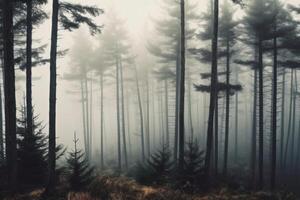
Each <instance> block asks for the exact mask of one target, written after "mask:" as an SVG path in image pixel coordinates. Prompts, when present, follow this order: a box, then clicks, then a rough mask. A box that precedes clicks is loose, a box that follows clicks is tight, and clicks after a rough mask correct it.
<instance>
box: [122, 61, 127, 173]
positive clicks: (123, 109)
mask: <svg viewBox="0 0 300 200" xmlns="http://www.w3.org/2000/svg"><path fill="white" fill-rule="evenodd" d="M120 78H121V106H122V132H123V151H124V152H123V153H124V161H125V167H126V169H128V157H127V143H126V131H125V130H126V127H125V103H124V80H123V65H122V58H120Z"/></svg>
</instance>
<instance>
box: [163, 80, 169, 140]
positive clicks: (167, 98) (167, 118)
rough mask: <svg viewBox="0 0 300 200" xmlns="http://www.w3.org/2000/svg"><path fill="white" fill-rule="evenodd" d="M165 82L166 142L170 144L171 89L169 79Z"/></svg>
mask: <svg viewBox="0 0 300 200" xmlns="http://www.w3.org/2000/svg"><path fill="white" fill-rule="evenodd" d="M164 82H165V119H166V144H167V145H168V146H169V145H170V140H169V134H170V133H169V108H168V105H169V89H168V80H167V79H166V80H164Z"/></svg>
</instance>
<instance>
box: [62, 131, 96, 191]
mask: <svg viewBox="0 0 300 200" xmlns="http://www.w3.org/2000/svg"><path fill="white" fill-rule="evenodd" d="M73 141H74V150H73V151H72V152H70V153H69V157H68V158H67V169H68V173H69V176H68V181H69V184H70V189H71V190H73V191H80V190H84V189H86V187H87V186H89V185H90V183H91V182H92V180H93V179H94V177H93V174H94V168H93V167H91V166H90V164H89V161H88V160H87V159H86V157H85V154H84V153H83V152H82V150H78V147H77V143H78V141H79V139H77V138H76V133H75V134H74V140H73Z"/></svg>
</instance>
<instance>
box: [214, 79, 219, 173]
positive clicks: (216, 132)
mask: <svg viewBox="0 0 300 200" xmlns="http://www.w3.org/2000/svg"><path fill="white" fill-rule="evenodd" d="M217 82H218V77H217ZM217 90H218V89H217ZM218 94H219V93H218V92H217V98H216V107H215V116H214V117H215V123H214V127H215V129H214V137H213V139H212V140H213V141H214V144H215V146H214V148H213V147H212V148H213V149H212V155H213V156H214V157H213V160H214V161H215V162H214V164H215V166H213V167H214V168H215V173H216V174H218V169H219V166H218V165H219V164H218V162H219V99H218Z"/></svg>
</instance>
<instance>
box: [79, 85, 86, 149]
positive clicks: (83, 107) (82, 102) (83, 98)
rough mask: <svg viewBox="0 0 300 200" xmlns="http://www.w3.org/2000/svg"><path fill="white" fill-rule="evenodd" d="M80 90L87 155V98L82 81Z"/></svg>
mask: <svg viewBox="0 0 300 200" xmlns="http://www.w3.org/2000/svg"><path fill="white" fill-rule="evenodd" d="M80 89H81V106H82V125H83V136H84V137H83V139H84V150H85V153H86V154H87V152H88V146H87V132H86V119H85V113H86V112H85V103H84V102H85V96H84V88H83V80H80Z"/></svg>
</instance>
